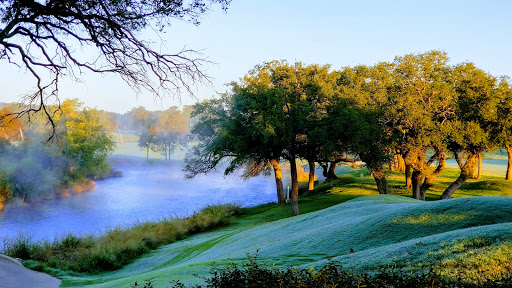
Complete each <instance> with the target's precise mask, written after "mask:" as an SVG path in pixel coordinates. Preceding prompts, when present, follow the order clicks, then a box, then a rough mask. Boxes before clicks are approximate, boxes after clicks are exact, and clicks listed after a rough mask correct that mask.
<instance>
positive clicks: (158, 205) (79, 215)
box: [0, 156, 287, 242]
mask: <svg viewBox="0 0 512 288" xmlns="http://www.w3.org/2000/svg"><path fill="white" fill-rule="evenodd" d="M111 162H112V167H113V168H114V169H117V170H121V171H122V172H123V177H119V178H110V179H106V180H101V181H97V182H96V188H95V189H94V190H93V191H88V192H83V193H80V194H73V195H71V196H68V197H64V198H58V199H51V200H43V201H37V202H33V203H29V204H26V205H23V206H20V205H6V207H5V209H4V211H3V212H0V242H2V241H3V239H4V238H5V237H9V238H13V237H17V236H18V235H19V234H20V233H22V234H23V235H25V236H30V237H31V238H32V239H33V240H41V239H48V240H53V239H54V238H55V237H60V236H63V235H66V234H68V233H72V234H75V235H86V234H96V235H97V234H99V233H101V232H104V231H105V230H106V229H109V228H114V227H116V226H127V225H130V224H133V223H136V222H137V221H141V222H143V221H152V220H159V219H162V218H164V217H169V216H187V215H190V214H192V213H193V212H195V211H198V210H199V209H201V208H203V207H205V206H207V205H210V204H221V203H233V202H237V203H240V204H241V205H242V206H244V207H247V206H254V205H258V204H263V203H269V202H275V201H276V192H275V181H274V179H273V177H271V176H270V177H265V176H259V177H255V178H252V179H250V180H248V181H242V180H241V179H240V178H239V177H238V175H234V176H228V177H224V176H223V174H222V173H221V172H218V173H213V174H210V175H208V176H199V177H197V178H196V179H193V180H191V181H189V180H185V179H184V178H183V172H182V171H181V170H182V169H183V165H184V163H183V162H182V161H177V160H174V161H168V162H164V161H157V162H154V163H150V162H149V163H148V162H146V161H145V159H143V158H138V157H131V156H115V157H113V158H112V159H111ZM285 185H287V184H286V183H285ZM285 187H286V186H285Z"/></svg>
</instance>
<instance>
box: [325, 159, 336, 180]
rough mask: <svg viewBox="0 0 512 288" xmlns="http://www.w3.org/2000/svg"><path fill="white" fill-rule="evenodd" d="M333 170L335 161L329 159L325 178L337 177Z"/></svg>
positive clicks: (333, 178)
mask: <svg viewBox="0 0 512 288" xmlns="http://www.w3.org/2000/svg"><path fill="white" fill-rule="evenodd" d="M335 170H336V162H334V161H331V164H330V165H329V171H327V180H335V179H338V176H336V173H335Z"/></svg>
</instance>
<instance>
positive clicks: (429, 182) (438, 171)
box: [420, 155, 446, 200]
mask: <svg viewBox="0 0 512 288" xmlns="http://www.w3.org/2000/svg"><path fill="white" fill-rule="evenodd" d="M445 167H446V160H445V159H444V155H443V157H440V160H439V162H438V163H437V167H436V170H434V172H432V174H430V175H428V176H427V177H425V181H423V184H421V187H420V197H421V198H422V199H421V200H425V194H426V193H427V190H428V189H430V187H432V185H434V183H433V182H434V179H436V178H437V176H439V175H440V174H441V173H442V172H443V170H444V168H445Z"/></svg>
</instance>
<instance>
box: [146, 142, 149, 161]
mask: <svg viewBox="0 0 512 288" xmlns="http://www.w3.org/2000/svg"><path fill="white" fill-rule="evenodd" d="M147 159H149V144H148V145H147V146H146V160H147Z"/></svg>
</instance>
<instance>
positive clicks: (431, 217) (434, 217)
mask: <svg viewBox="0 0 512 288" xmlns="http://www.w3.org/2000/svg"><path fill="white" fill-rule="evenodd" d="M474 216H475V215H474V214H473V213H443V214H434V213H424V214H420V215H410V216H406V217H397V218H394V219H393V220H392V223H407V224H411V225H418V224H427V223H428V224H431V225H439V224H446V223H449V222H459V221H464V220H468V219H470V218H471V217H474Z"/></svg>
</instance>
